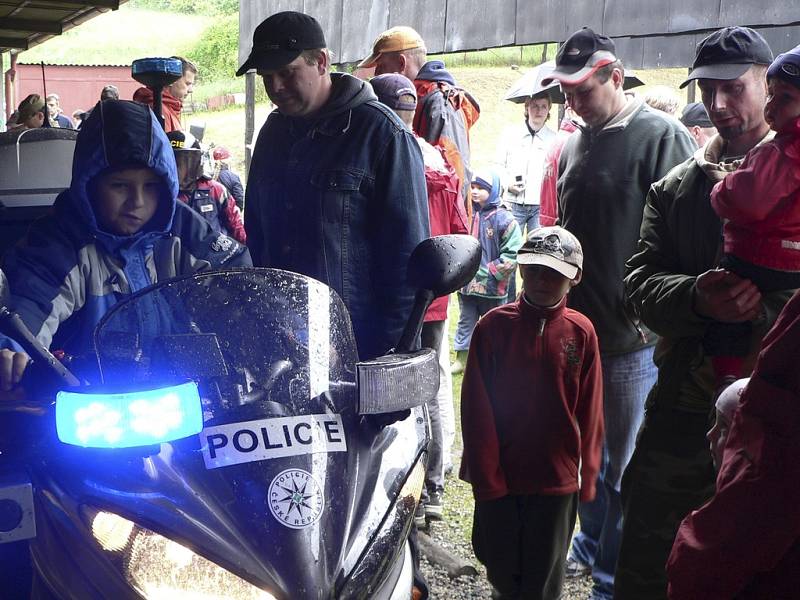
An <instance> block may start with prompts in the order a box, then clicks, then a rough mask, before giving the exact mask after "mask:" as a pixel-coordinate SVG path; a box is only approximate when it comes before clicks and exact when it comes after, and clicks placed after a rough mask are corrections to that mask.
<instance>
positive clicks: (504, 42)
mask: <svg viewBox="0 0 800 600" xmlns="http://www.w3.org/2000/svg"><path fill="white" fill-rule="evenodd" d="M487 4H488V3H487V2H486V0H448V1H447V21H446V23H445V42H444V50H445V52H457V51H460V50H463V49H465V48H467V47H468V48H475V49H481V48H497V47H498V46H510V45H512V44H514V38H515V34H516V25H515V23H516V13H517V2H516V0H495V1H494V2H492V3H491V7H489V6H487Z"/></svg>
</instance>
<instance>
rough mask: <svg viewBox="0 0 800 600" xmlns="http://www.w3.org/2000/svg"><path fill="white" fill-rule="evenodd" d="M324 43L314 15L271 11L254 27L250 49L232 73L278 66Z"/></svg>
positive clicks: (239, 73) (269, 68)
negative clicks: (272, 12) (271, 13)
mask: <svg viewBox="0 0 800 600" xmlns="http://www.w3.org/2000/svg"><path fill="white" fill-rule="evenodd" d="M326 47H327V44H326V43H325V34H323V33H322V27H320V24H319V22H317V20H316V19H315V18H314V17H312V16H310V15H306V14H303V13H299V12H294V11H285V12H279V13H275V14H274V15H272V16H270V17H268V18H266V19H265V20H264V21H262V22H261V24H260V25H259V26H258V27H256V30H255V31H254V32H253V49H252V50H251V51H250V56H248V57H247V60H246V61H244V64H243V65H242V66H241V67H239V70H238V71H236V75H237V76H238V75H243V74H244V73H246V72H247V71H250V70H251V69H264V70H273V69H280V68H281V67H285V66H286V65H288V64H289V63H290V62H292V61H293V60H294V59H296V58H297V57H298V56H300V53H301V52H303V50H315V49H317V48H326Z"/></svg>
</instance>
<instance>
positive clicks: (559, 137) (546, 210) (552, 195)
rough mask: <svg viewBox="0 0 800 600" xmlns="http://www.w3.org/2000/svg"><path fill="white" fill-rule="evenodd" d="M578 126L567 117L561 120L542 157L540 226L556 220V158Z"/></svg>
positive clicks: (554, 222)
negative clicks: (554, 136) (548, 147)
mask: <svg viewBox="0 0 800 600" xmlns="http://www.w3.org/2000/svg"><path fill="white" fill-rule="evenodd" d="M577 128H578V126H577V125H575V123H574V122H572V121H570V120H569V119H564V120H563V121H561V127H559V129H558V133H556V139H555V141H554V142H553V144H552V145H551V146H550V149H549V150H548V151H547V154H546V155H545V157H544V171H543V173H542V189H541V191H540V192H539V223H540V224H541V226H542V227H551V226H553V225H555V224H556V221H558V194H557V192H556V183H558V159H559V158H561V151H562V150H563V149H564V144H566V143H567V140H568V139H569V136H570V135H571V134H572V132H573V131H575V130H576V129H577Z"/></svg>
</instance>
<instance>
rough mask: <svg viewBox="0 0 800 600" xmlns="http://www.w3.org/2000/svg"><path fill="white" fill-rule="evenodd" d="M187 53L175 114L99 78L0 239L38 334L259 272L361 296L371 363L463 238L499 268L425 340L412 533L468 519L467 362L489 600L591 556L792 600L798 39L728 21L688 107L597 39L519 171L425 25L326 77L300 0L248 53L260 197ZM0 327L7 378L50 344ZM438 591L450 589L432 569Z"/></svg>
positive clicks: (595, 590) (649, 591) (18, 299)
mask: <svg viewBox="0 0 800 600" xmlns="http://www.w3.org/2000/svg"><path fill="white" fill-rule="evenodd" d="M181 60H182V66H183V75H182V77H181V78H180V79H178V80H177V81H176V82H174V83H173V84H170V86H167V88H165V89H164V90H163V98H164V101H163V107H164V113H163V116H164V123H163V127H161V126H160V124H159V122H158V121H157V120H156V118H155V116H154V115H153V114H152V112H151V111H149V110H148V109H147V105H148V104H149V105H152V103H153V97H152V92H151V91H150V90H148V89H147V88H142V89H141V90H138V91H137V93H136V94H135V95H134V100H136V102H130V101H124V100H119V99H118V93H116V97H115V92H117V91H116V90H114V89H110V88H113V86H108V87H107V88H105V89H104V90H103V94H104V95H106V96H104V97H103V98H102V100H101V101H100V102H99V103H98V104H97V105H96V106H95V107H94V108H93V109H92V110H91V111H90V112H89V113H85V114H82V115H81V124H80V133H79V135H78V139H77V146H76V152H75V166H74V169H73V180H72V183H71V185H70V188H69V190H67V191H66V192H64V193H63V194H61V195H60V196H59V198H58V199H57V200H56V204H55V206H54V213H53V215H52V216H50V217H48V218H47V219H45V220H43V221H41V222H39V223H37V224H36V225H35V226H34V228H33V229H32V230H31V232H30V233H29V236H28V243H27V244H23V245H20V246H18V247H17V248H15V249H14V250H12V251H11V252H9V253H8V254H7V255H6V256H4V257H3V269H4V271H5V272H6V275H7V276H8V277H9V280H10V284H11V289H12V292H13V294H14V295H13V306H14V308H15V309H16V310H17V311H18V312H19V313H20V315H21V316H22V318H23V320H24V321H25V322H26V324H27V325H28V326H29V328H30V329H31V330H32V331H33V332H34V334H36V335H37V337H39V338H40V340H41V341H42V342H43V343H44V344H45V345H47V346H50V347H53V348H62V345H63V344H66V345H72V346H75V345H77V346H81V345H83V346H85V345H86V344H88V343H89V341H90V337H89V335H88V331H89V330H90V329H91V327H93V325H94V324H96V323H97V321H98V320H99V318H100V317H101V316H102V315H103V314H104V313H105V312H106V311H107V310H108V309H109V308H110V307H111V306H112V305H113V304H114V303H115V302H117V301H119V300H120V299H121V298H123V297H125V296H126V295H128V294H130V293H132V292H134V291H136V290H138V289H141V288H142V287H144V286H146V285H149V284H151V283H154V282H156V281H159V280H161V279H163V278H165V277H168V276H171V275H175V274H176V273H181V272H187V270H188V271H192V270H199V269H204V268H209V267H219V266H226V265H231V266H232V265H240V266H241V265H245V266H246V265H255V266H264V267H273V268H280V269H286V270H290V271H295V272H298V273H302V274H305V275H308V276H310V277H313V278H315V279H318V280H320V281H322V282H324V283H326V284H327V285H329V286H330V287H331V288H333V289H334V290H336V291H337V292H338V293H339V295H340V296H341V297H342V300H343V301H344V303H345V305H346V306H347V308H348V310H349V313H350V316H351V318H352V325H353V331H354V335H355V340H356V344H357V347H358V353H359V356H360V358H361V359H369V358H373V357H377V356H380V355H382V354H385V353H387V352H389V351H390V350H391V349H392V348H393V347H394V345H395V344H396V343H397V341H398V340H399V338H400V334H401V332H402V330H403V327H404V325H405V320H406V318H407V316H408V314H409V313H410V311H411V306H412V304H413V301H414V290H413V289H411V287H410V286H409V284H408V283H407V281H406V273H405V269H406V263H407V259H408V257H409V256H410V254H411V252H412V250H413V249H414V248H415V247H416V245H417V244H418V243H419V242H420V241H422V240H423V239H425V238H427V237H429V236H430V235H441V234H450V233H458V234H469V235H472V236H474V237H475V238H477V239H478V241H479V242H480V246H481V252H482V257H481V263H480V267H479V269H478V271H477V273H476V274H475V276H474V277H473V278H472V280H471V281H470V282H469V283H468V284H467V285H466V286H464V287H463V288H462V289H461V290H459V292H458V294H457V297H458V303H459V309H460V310H459V322H458V325H457V329H456V335H455V340H454V348H455V351H456V362H455V363H454V364H453V365H452V366H451V365H449V360H448V356H449V353H450V352H449V346H448V335H447V309H448V299H447V298H442V299H439V300H437V301H436V302H434V304H432V305H431V307H430V308H429V310H428V312H427V314H426V317H425V324H424V327H423V329H422V336H421V344H422V346H424V347H428V348H432V349H433V350H435V351H436V352H437V355H438V357H439V364H440V373H439V375H440V383H441V385H440V393H439V395H438V396H437V398H435V399H434V400H432V401H430V403H429V405H428V413H429V415H430V433H431V442H430V445H429V448H428V464H427V471H426V474H425V481H424V486H423V492H422V498H421V501H420V503H419V505H418V507H417V512H416V514H415V519H414V521H415V524H416V525H417V526H418V527H423V526H425V525H426V523H427V522H428V521H430V520H436V519H442V518H443V514H444V510H443V503H444V499H445V498H446V490H445V473H446V472H448V470H449V469H451V468H452V460H451V454H452V445H453V437H454V433H455V415H454V414H453V404H454V403H453V397H452V385H451V379H450V378H451V375H452V373H458V372H462V371H463V373H464V379H463V387H462V397H461V426H462V431H463V457H462V461H461V469H460V473H459V476H460V477H461V478H462V479H464V480H465V481H467V482H469V484H470V485H471V486H472V490H473V494H474V498H475V511H474V525H473V532H472V544H473V548H474V551H475V555H476V557H477V558H478V559H479V560H480V561H481V562H482V563H483V564H484V565H485V566H486V572H487V577H488V579H489V582H490V583H491V584H492V586H493V590H494V593H493V597H494V598H498V599H504V600H510V599H528V598H547V599H557V598H559V597H560V595H561V592H562V586H563V582H564V579H565V577H573V576H579V575H585V574H591V578H592V582H593V584H592V585H593V587H592V596H591V597H592V598H593V599H595V600H605V599H611V598H615V599H618V600H626V599H628V598H630V599H636V600H640V599H643V598H646V599H648V600H649V599H658V598H668V597H669V598H672V599H688V598H698V599H700V598H703V599H708V598H720V599H722V598H734V597H736V598H789V597H792V595H793V594H794V593H796V592H795V590H796V589H797V587H798V584H800V521H798V518H797V511H796V508H795V503H794V499H795V498H796V496H797V493H798V490H800V487H798V485H797V480H795V479H794V478H793V477H792V474H794V472H795V470H796V466H795V463H796V460H794V459H795V458H796V450H797V448H798V443H800V442H798V440H800V437H798V433H797V431H798V428H797V427H795V425H796V424H797V423H798V422H799V421H800V413H799V412H798V410H797V405H798V402H797V401H798V394H800V380H799V379H798V377H797V374H796V373H797V371H796V369H795V368H794V362H795V361H794V358H795V357H796V356H797V354H796V353H795V352H796V348H797V347H798V346H800V337H798V334H797V332H796V329H797V313H798V302H799V301H798V299H797V298H792V295H793V293H794V291H795V289H796V288H797V287H798V285H797V284H798V281H800V279H799V278H798V272H800V268H798V267H800V254H797V253H798V252H800V223H798V221H795V218H798V215H800V211H798V208H797V202H798V201H800V46H798V47H796V48H794V49H793V50H791V51H789V52H787V53H785V54H781V55H779V56H778V57H774V56H773V53H772V51H771V49H770V48H769V46H768V44H767V43H766V41H765V40H764V38H763V37H762V36H761V35H760V34H759V33H757V32H756V31H754V30H752V29H749V28H747V27H725V28H723V29H720V30H718V31H715V32H713V33H711V34H710V35H708V36H707V37H706V38H705V39H703V40H702V41H701V42H700V43H699V44H698V46H697V49H696V55H695V59H694V62H693V64H692V67H691V69H690V72H689V75H688V77H687V79H686V81H685V82H684V84H683V85H684V86H685V85H687V84H689V83H690V82H696V84H697V86H698V88H699V90H700V93H701V98H702V101H701V102H695V103H690V104H688V105H687V106H686V107H685V108H684V109H683V111H682V113H681V114H680V117H676V115H677V114H678V113H677V109H678V107H679V100H678V97H677V94H676V93H675V92H674V91H672V90H669V89H654V90H651V92H650V93H649V94H647V95H646V96H645V97H644V98H641V97H639V96H637V95H636V94H634V93H632V92H630V91H626V89H625V69H624V65H623V64H622V61H621V60H620V59H619V57H618V55H617V50H616V47H615V44H614V42H613V40H611V39H609V38H608V37H606V36H603V35H600V34H598V33H595V32H594V31H592V30H591V29H588V28H584V29H582V30H580V31H578V32H575V33H574V34H573V35H572V36H570V37H569V38H568V39H567V40H566V42H565V43H564V44H563V45H562V46H561V47H560V48H559V51H558V54H557V56H556V60H555V68H554V70H553V71H552V72H550V73H549V74H548V75H547V77H546V78H545V80H544V81H543V82H542V83H543V84H544V85H546V86H547V85H549V84H550V83H551V82H557V84H558V89H559V90H560V91H561V93H562V94H563V96H564V98H565V100H566V103H567V107H566V110H565V118H564V119H563V120H562V122H561V123H560V124H559V125H558V127H555V126H553V127H550V126H548V120H549V117H550V113H551V108H552V102H553V100H552V96H551V95H550V91H549V90H548V89H545V90H543V91H541V92H537V93H534V94H532V95H531V96H530V97H529V98H528V99H527V100H526V101H525V102H524V105H523V106H524V111H523V115H522V117H523V118H522V119H520V123H519V124H518V125H517V126H514V127H512V128H510V129H509V130H508V131H507V132H505V133H504V134H503V136H502V138H501V142H500V144H499V145H498V148H497V151H496V159H495V161H494V162H493V163H492V164H490V165H473V164H472V162H471V160H470V157H471V153H470V148H469V144H470V141H469V131H470V128H471V127H472V125H473V124H474V123H475V122H476V121H477V120H478V118H479V116H480V106H479V105H478V103H477V101H476V100H475V99H474V98H473V97H472V96H471V95H470V94H469V93H468V91H466V90H464V89H463V88H461V87H460V86H459V85H458V83H457V82H456V80H455V78H454V77H453V75H452V74H451V73H450V72H448V71H447V69H446V67H445V65H444V63H443V62H442V61H439V60H428V59H427V50H426V47H425V42H424V40H423V39H422V37H421V36H420V35H419V34H418V33H417V32H416V31H415V30H413V29H412V28H410V27H393V28H392V29H389V30H387V31H385V32H383V33H382V34H381V35H380V36H379V37H378V38H377V39H376V40H375V42H374V44H373V48H372V52H371V54H370V55H369V56H368V57H366V58H365V59H364V60H363V61H362V62H361V63H360V65H359V67H360V68H361V69H367V70H370V69H371V70H373V72H374V77H372V78H371V79H370V80H369V81H367V80H364V79H359V78H357V77H354V76H352V75H349V74H345V73H335V72H331V55H330V52H329V51H328V49H327V43H326V40H325V35H324V32H323V30H322V28H321V27H320V25H319V23H318V22H317V21H316V19H314V18H313V17H312V16H310V15H306V14H303V13H298V12H291V11H289V12H282V13H277V14H274V15H272V16H270V17H268V18H267V19H266V20H264V21H263V22H262V23H261V24H260V25H259V26H258V27H257V28H256V29H255V32H254V34H253V49H252V51H251V53H250V54H249V56H248V58H247V60H246V61H245V62H244V64H242V66H241V68H240V69H239V71H238V72H237V75H242V74H243V73H245V72H248V71H256V72H257V74H258V75H259V76H260V77H261V78H262V79H263V82H264V86H265V88H266V91H267V94H268V96H269V98H270V100H271V101H272V103H273V104H274V106H275V110H274V111H273V112H272V113H271V114H270V115H269V117H268V119H267V121H266V123H265V124H264V126H263V128H262V129H261V132H260V134H259V136H258V140H257V141H256V144H255V147H254V151H253V157H252V163H251V166H250V172H249V177H248V181H247V189H246V191H245V190H243V186H242V184H241V181H240V180H239V179H238V177H237V176H236V175H235V174H234V173H232V172H231V171H230V169H229V163H228V162H227V161H228V159H229V158H230V153H229V152H228V151H227V150H226V149H224V148H221V147H220V148H215V149H213V158H214V159H215V160H216V161H217V166H216V168H215V169H214V170H213V172H212V173H206V172H205V171H204V169H203V166H202V160H201V152H202V150H201V147H200V145H199V143H198V142H197V140H195V139H194V137H193V136H192V135H191V134H190V133H188V132H186V131H184V130H183V126H182V124H181V121H180V110H181V102H182V101H183V99H184V98H185V97H186V95H187V94H189V93H191V90H192V86H193V85H194V81H195V77H196V75H197V72H198V69H197V67H196V66H195V65H193V64H192V63H191V62H190V61H188V60H186V59H181ZM17 112H18V116H17V122H18V125H17V127H18V128H33V127H42V126H60V127H70V126H72V123H71V122H70V121H69V119H68V118H67V117H66V116H64V115H61V114H60V108H59V98H58V96H57V95H56V94H51V95H49V96H47V98H45V99H42V98H41V97H40V96H38V95H31V96H29V97H28V98H26V99H25V100H24V101H23V102H22V103H21V104H20V106H19V109H18V111H17ZM56 123H57V124H58V125H56ZM46 124H47V125H46ZM144 140H149V141H148V142H147V143H145V141H144ZM242 213H243V214H242ZM176 240H179V241H180V242H181V243H179V244H178V247H177V248H172V249H169V248H166V247H164V246H165V245H170V244H172V245H174V244H175V243H177V242H176ZM54 246H57V247H59V248H60V250H59V251H57V252H53V251H52V248H53V247H54ZM87 248H91V251H89V250H87ZM45 250H46V251H45ZM75 257H77V259H75ZM154 257H161V258H162V259H163V258H164V257H172V259H174V262H168V263H165V264H161V263H159V262H158V261H157V260H155V258H154ZM75 260H77V261H78V262H79V263H80V264H79V265H77V267H79V268H76V264H74V263H75ZM87 261H88V262H87ZM517 269H519V275H520V278H521V282H522V287H521V290H520V291H519V293H518V292H517V291H516V280H517ZM76 273H78V275H76ZM112 280H113V281H114V282H115V283H114V284H113V285H110V284H109V283H108V282H109V281H112ZM790 298H791V300H790ZM4 343H5V346H6V349H5V350H2V351H0V388H2V390H3V391H4V392H5V393H13V392H14V388H15V386H16V385H17V384H18V382H19V380H20V378H21V375H22V373H23V371H24V370H25V368H26V365H27V357H26V356H25V355H24V353H23V352H22V351H21V348H19V346H17V345H16V343H15V342H14V340H10V339H6V340H5V342H4ZM64 349H66V350H68V351H75V350H76V348H72V347H66V346H64ZM78 350H79V348H78ZM745 377H749V380H748V381H738V382H737V381H736V380H740V379H741V378H745ZM734 382H736V383H734ZM707 434H708V435H707ZM576 519H578V520H579V523H580V529H579V531H578V532H577V533H575V534H574V535H573V530H574V527H575V523H576ZM413 538H414V535H413V534H412V540H413ZM415 585H416V586H417V588H418V590H419V592H420V594H421V596H420V597H424V596H425V595H426V594H427V593H428V590H427V587H426V584H425V582H424V579H423V578H422V577H421V575H420V573H419V571H418V570H416V572H415Z"/></svg>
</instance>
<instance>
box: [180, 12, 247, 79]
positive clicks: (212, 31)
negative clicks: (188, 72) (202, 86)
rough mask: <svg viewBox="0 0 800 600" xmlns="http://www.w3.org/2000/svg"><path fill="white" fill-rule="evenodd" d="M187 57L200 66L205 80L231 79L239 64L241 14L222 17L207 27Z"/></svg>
mask: <svg viewBox="0 0 800 600" xmlns="http://www.w3.org/2000/svg"><path fill="white" fill-rule="evenodd" d="M186 56H187V58H189V59H191V60H192V61H193V62H194V63H195V64H197V66H198V67H199V68H200V77H201V78H202V79H203V80H204V81H217V80H219V79H230V78H231V77H233V75H234V73H235V72H236V69H237V68H238V66H239V62H238V58H239V15H238V13H236V14H232V15H229V16H227V17H222V18H220V19H218V20H217V21H216V22H215V23H214V24H213V25H211V26H210V27H209V28H208V29H206V31H205V33H204V34H203V35H202V37H201V38H200V39H199V40H198V42H197V44H196V45H195V46H194V47H192V48H190V49H187V51H186Z"/></svg>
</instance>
